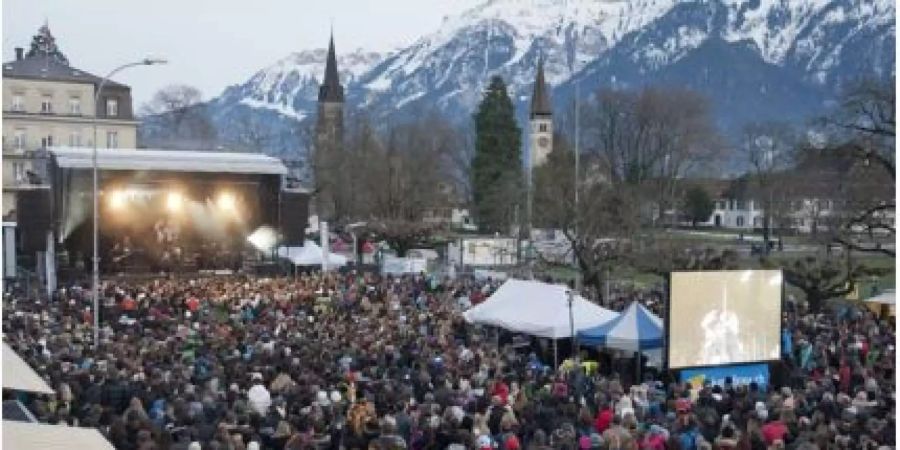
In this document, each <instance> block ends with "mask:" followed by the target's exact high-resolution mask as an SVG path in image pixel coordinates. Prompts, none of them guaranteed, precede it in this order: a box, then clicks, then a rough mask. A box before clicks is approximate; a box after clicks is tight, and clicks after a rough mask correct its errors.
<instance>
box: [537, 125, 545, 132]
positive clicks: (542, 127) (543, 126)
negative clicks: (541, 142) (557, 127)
mask: <svg viewBox="0 0 900 450" xmlns="http://www.w3.org/2000/svg"><path fill="white" fill-rule="evenodd" d="M538 131H540V132H541V133H546V132H547V124H546V123H542V124H540V125H538Z"/></svg>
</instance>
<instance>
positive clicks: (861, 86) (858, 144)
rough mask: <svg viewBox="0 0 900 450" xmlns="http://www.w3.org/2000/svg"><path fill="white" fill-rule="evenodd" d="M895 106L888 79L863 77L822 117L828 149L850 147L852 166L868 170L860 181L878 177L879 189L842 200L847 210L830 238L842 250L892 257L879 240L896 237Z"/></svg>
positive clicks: (893, 253) (894, 94)
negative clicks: (894, 193) (828, 134)
mask: <svg viewBox="0 0 900 450" xmlns="http://www.w3.org/2000/svg"><path fill="white" fill-rule="evenodd" d="M895 105H896V92H895V89H894V82H893V80H890V81H879V80H874V79H863V80H861V81H859V82H858V83H856V84H854V85H852V86H850V88H848V89H847V91H846V92H845V93H844V95H843V97H842V101H841V105H840V107H839V108H838V109H837V110H836V111H835V112H834V113H833V114H832V115H830V116H829V117H826V118H825V119H824V120H823V122H824V123H825V125H827V128H826V129H827V130H828V131H831V132H832V133H831V134H832V135H831V143H830V144H829V147H830V148H832V149H834V150H835V151H845V150H847V149H850V150H852V151H853V155H854V156H855V158H856V160H857V161H858V162H859V163H860V164H857V165H856V168H860V167H861V168H862V169H859V170H862V171H868V174H867V175H866V177H865V179H869V180H871V179H872V178H873V177H874V178H875V179H879V180H884V182H883V183H882V184H883V187H884V188H885V189H884V190H880V191H877V190H876V191H877V192H873V193H872V194H874V195H862V196H856V197H855V198H849V199H846V200H845V202H844V206H845V207H846V208H845V209H846V210H847V213H846V214H845V215H844V218H845V220H844V222H843V223H842V224H841V225H840V227H839V229H840V233H837V234H836V235H835V236H834V242H836V243H839V244H841V245H843V246H844V247H845V248H847V249H852V250H857V251H862V252H875V253H881V254H885V255H889V256H894V255H895V250H894V249H893V248H888V247H885V246H883V245H882V244H881V243H880V241H882V240H883V241H893V240H894V237H895V236H896V225H895V221H894V216H895V214H896V199H895V198H894V196H893V185H894V184H895V183H896V177H897V169H896V142H895V140H896V117H895V114H896V111H895ZM871 169H876V170H874V171H872V170H871Z"/></svg>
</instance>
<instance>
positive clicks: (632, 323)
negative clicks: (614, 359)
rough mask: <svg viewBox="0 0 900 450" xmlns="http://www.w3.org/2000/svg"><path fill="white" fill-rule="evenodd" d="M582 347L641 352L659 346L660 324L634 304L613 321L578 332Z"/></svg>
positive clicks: (650, 314) (642, 308) (655, 318)
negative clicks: (594, 346)
mask: <svg viewBox="0 0 900 450" xmlns="http://www.w3.org/2000/svg"><path fill="white" fill-rule="evenodd" d="M578 341H579V343H581V344H583V345H596V346H601V347H606V348H614V349H619V350H624V351H630V352H645V353H648V350H656V349H661V348H662V346H663V322H662V320H661V319H660V318H659V317H656V316H655V315H653V313H651V312H650V311H648V310H647V308H645V307H644V305H641V304H640V303H638V302H631V304H630V305H628V308H627V309H626V310H625V311H623V312H622V314H620V315H619V317H616V318H615V319H613V320H611V321H609V322H607V323H605V324H602V325H599V326H596V327H593V328H588V329H585V330H582V331H580V332H579V333H578Z"/></svg>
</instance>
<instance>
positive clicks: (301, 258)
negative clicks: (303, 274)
mask: <svg viewBox="0 0 900 450" xmlns="http://www.w3.org/2000/svg"><path fill="white" fill-rule="evenodd" d="M323 253H324V252H323V251H322V247H319V246H318V245H316V243H315V242H313V241H311V240H308V239H307V240H306V242H304V243H303V246H302V247H278V256H279V257H281V258H285V259H288V260H290V261H291V263H293V264H294V265H295V266H318V265H321V264H322V259H323V256H322V255H323ZM346 264H347V257H345V256H342V255H338V254H336V253H331V252H329V253H328V267H340V266H344V265H346Z"/></svg>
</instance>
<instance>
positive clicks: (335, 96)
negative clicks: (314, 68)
mask: <svg viewBox="0 0 900 450" xmlns="http://www.w3.org/2000/svg"><path fill="white" fill-rule="evenodd" d="M343 101H344V87H343V86H341V82H340V79H339V78H338V70H337V57H336V56H335V52H334V33H333V32H332V33H331V39H330V40H329V41H328V57H327V59H326V61H325V78H324V79H323V81H322V85H321V86H319V102H331V103H342V102H343Z"/></svg>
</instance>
